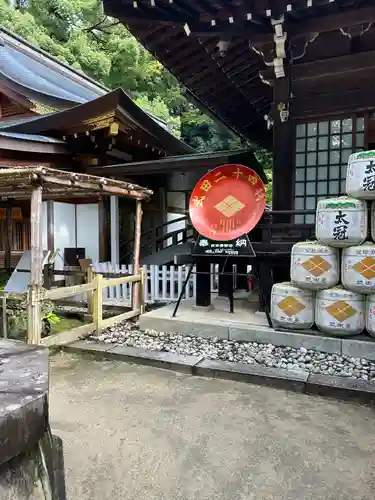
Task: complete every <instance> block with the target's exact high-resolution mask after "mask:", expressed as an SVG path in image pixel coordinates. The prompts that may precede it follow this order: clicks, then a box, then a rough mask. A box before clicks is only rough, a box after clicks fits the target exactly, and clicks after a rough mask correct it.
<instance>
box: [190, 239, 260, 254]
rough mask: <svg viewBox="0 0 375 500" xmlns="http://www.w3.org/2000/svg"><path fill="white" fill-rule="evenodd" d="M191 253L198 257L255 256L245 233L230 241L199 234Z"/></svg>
mask: <svg viewBox="0 0 375 500" xmlns="http://www.w3.org/2000/svg"><path fill="white" fill-rule="evenodd" d="M192 255H196V256H200V257H203V256H204V257H210V256H215V257H255V252H254V249H253V246H252V244H251V242H250V240H249V237H248V236H247V234H245V235H243V236H240V237H239V238H236V239H234V240H230V241H215V240H210V239H209V238H206V237H205V236H199V237H198V239H197V241H196V243H195V245H194V248H193V251H192Z"/></svg>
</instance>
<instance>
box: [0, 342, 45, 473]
mask: <svg viewBox="0 0 375 500" xmlns="http://www.w3.org/2000/svg"><path fill="white" fill-rule="evenodd" d="M48 378H49V377H48V350H47V349H45V348H41V347H36V346H27V345H25V344H23V343H20V342H12V341H6V340H1V341H0V436H6V437H7V439H3V440H2V442H1V446H0V465H1V464H3V463H5V462H7V461H8V460H10V459H11V458H12V457H15V456H17V455H18V454H20V453H21V452H22V451H23V450H24V449H25V448H27V447H28V446H29V445H30V446H32V445H34V444H35V443H36V442H37V441H38V440H39V439H41V437H42V436H43V434H44V432H45V429H46V425H47V422H48V404H47V401H48Z"/></svg>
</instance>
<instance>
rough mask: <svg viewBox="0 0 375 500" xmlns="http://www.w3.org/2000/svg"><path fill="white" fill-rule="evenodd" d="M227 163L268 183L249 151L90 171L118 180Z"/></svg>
mask: <svg viewBox="0 0 375 500" xmlns="http://www.w3.org/2000/svg"><path fill="white" fill-rule="evenodd" d="M228 163H235V164H241V165H246V166H247V167H249V168H252V169H253V170H254V171H255V172H256V173H257V174H258V175H259V176H260V178H261V179H262V181H263V182H264V183H265V184H267V183H268V179H267V176H266V174H265V173H264V170H263V167H262V165H261V164H260V163H259V162H258V160H257V159H256V157H255V155H254V153H253V152H252V151H250V150H244V151H217V152H215V153H198V154H192V155H182V156H167V157H166V158H162V159H160V160H156V161H155V160H154V161H140V162H129V163H123V164H118V165H107V166H102V167H93V169H92V171H93V172H94V173H97V174H98V175H111V176H112V175H115V176H116V178H119V177H121V176H125V177H126V176H130V175H133V176H134V175H145V174H160V173H168V172H172V171H177V172H183V171H188V170H198V169H205V170H208V169H212V168H215V167H218V166H220V165H224V164H228ZM202 175H203V172H202Z"/></svg>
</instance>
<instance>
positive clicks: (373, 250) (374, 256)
mask: <svg viewBox="0 0 375 500" xmlns="http://www.w3.org/2000/svg"><path fill="white" fill-rule="evenodd" d="M341 282H342V284H343V286H344V287H345V288H347V289H348V290H352V291H353V292H358V293H366V294H369V293H375V245H374V243H372V242H368V241H366V242H365V243H363V245H360V246H355V247H349V248H344V249H343V251H342V261H341Z"/></svg>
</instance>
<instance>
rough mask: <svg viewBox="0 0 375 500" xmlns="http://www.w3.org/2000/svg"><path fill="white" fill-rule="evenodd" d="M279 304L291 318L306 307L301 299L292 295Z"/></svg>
mask: <svg viewBox="0 0 375 500" xmlns="http://www.w3.org/2000/svg"><path fill="white" fill-rule="evenodd" d="M277 305H278V306H279V308H280V309H281V310H282V311H283V313H284V314H286V315H287V316H289V318H291V317H292V316H295V315H296V314H298V313H299V312H301V311H302V310H303V309H305V306H304V305H303V304H302V303H301V302H300V301H299V300H297V299H296V298H295V297H292V296H291V295H288V297H285V299H283V300H282V301H281V302H279V303H278V304H277Z"/></svg>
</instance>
